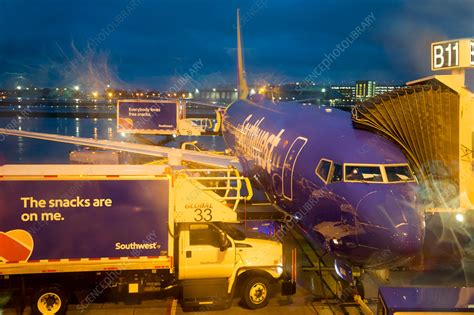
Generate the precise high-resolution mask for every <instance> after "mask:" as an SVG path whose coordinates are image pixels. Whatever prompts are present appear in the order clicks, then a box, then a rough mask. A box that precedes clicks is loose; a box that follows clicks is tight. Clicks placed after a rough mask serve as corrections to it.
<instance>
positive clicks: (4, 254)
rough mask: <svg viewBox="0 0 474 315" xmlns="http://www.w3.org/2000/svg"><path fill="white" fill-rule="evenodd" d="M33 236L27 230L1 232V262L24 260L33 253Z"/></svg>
mask: <svg viewBox="0 0 474 315" xmlns="http://www.w3.org/2000/svg"><path fill="white" fill-rule="evenodd" d="M33 247H34V242H33V237H32V236H31V234H30V233H29V232H28V231H25V230H11V231H8V232H0V262H24V261H27V260H28V259H29V258H30V256H31V254H32V253H33Z"/></svg>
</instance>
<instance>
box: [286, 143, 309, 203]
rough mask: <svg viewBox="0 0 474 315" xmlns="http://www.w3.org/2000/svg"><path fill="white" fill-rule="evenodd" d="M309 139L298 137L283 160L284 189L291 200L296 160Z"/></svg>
mask: <svg viewBox="0 0 474 315" xmlns="http://www.w3.org/2000/svg"><path fill="white" fill-rule="evenodd" d="M306 142H308V139H306V138H303V137H298V138H296V140H295V141H293V143H292V144H291V146H290V149H289V150H288V153H287V154H286V157H285V161H284V162H283V170H282V175H281V178H282V189H283V196H284V197H285V198H287V199H289V200H292V199H293V172H294V169H295V164H296V160H297V159H298V156H299V155H300V153H301V150H303V147H304V146H305V144H306Z"/></svg>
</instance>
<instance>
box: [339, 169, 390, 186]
mask: <svg viewBox="0 0 474 315" xmlns="http://www.w3.org/2000/svg"><path fill="white" fill-rule="evenodd" d="M345 167H346V178H345V180H346V181H348V182H376V183H383V177H382V171H381V169H380V166H364V165H346V166H345Z"/></svg>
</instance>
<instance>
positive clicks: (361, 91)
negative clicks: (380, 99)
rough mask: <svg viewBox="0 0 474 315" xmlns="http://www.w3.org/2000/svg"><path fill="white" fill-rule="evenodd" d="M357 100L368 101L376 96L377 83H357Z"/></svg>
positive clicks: (366, 81) (368, 81) (367, 81)
mask: <svg viewBox="0 0 474 315" xmlns="http://www.w3.org/2000/svg"><path fill="white" fill-rule="evenodd" d="M355 90H356V99H359V100H360V99H366V98H370V97H373V96H375V81H370V80H365V81H357V82H356V86H355Z"/></svg>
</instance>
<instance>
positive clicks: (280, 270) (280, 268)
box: [277, 266, 283, 276]
mask: <svg viewBox="0 0 474 315" xmlns="http://www.w3.org/2000/svg"><path fill="white" fill-rule="evenodd" d="M282 273H283V267H282V266H277V274H278V276H281V274H282Z"/></svg>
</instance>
